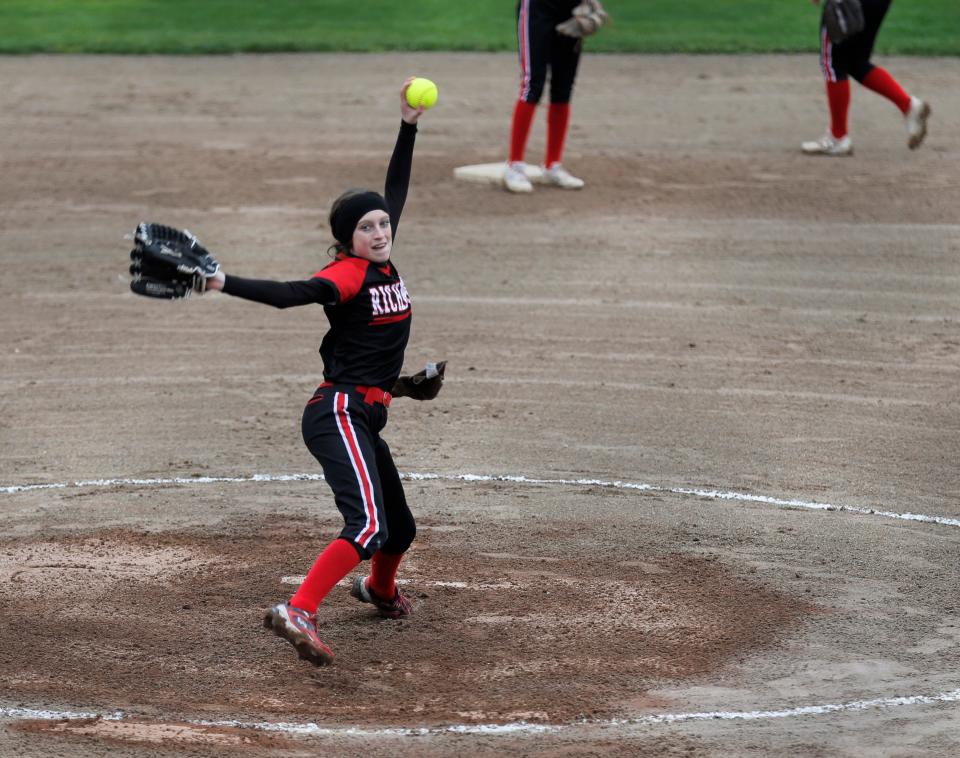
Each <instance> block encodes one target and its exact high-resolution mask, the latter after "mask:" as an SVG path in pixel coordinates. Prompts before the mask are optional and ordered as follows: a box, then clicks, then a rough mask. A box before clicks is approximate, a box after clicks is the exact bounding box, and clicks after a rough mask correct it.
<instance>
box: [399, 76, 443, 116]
mask: <svg viewBox="0 0 960 758" xmlns="http://www.w3.org/2000/svg"><path fill="white" fill-rule="evenodd" d="M438 94H439V93H438V92H437V85H436V84H434V83H433V82H431V81H430V80H429V79H424V78H422V77H419V76H418V77H417V78H416V79H414V80H413V81H412V82H410V86H409V87H407V102H408V103H409V104H410V107H411V108H423V109H424V110H429V109H430V108H432V107H433V106H434V105H436V104H437V95H438Z"/></svg>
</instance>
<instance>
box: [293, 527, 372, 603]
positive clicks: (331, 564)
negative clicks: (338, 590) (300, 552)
mask: <svg viewBox="0 0 960 758" xmlns="http://www.w3.org/2000/svg"><path fill="white" fill-rule="evenodd" d="M358 563H360V555H359V553H357V549H356V548H355V547H354V546H353V543H352V542H349V541H347V540H345V539H341V538H339V537H338V538H337V539H335V540H334V541H333V542H331V543H330V544H329V545H327V547H326V549H325V550H324V551H323V552H322V553H320V555H319V556H318V557H317V560H316V561H314V562H313V566H312V567H311V568H310V571H309V572H308V573H307V578H306V579H304V580H303V584H301V585H300V589H298V590H297V591H296V593H295V594H294V596H293V597H292V598H290V605H292V606H294V607H295V608H300V609H301V610H304V611H306V612H307V613H315V612H316V610H317V606H318V605H320V602H321V601H322V600H323V599H324V598H325V597H326V596H327V593H328V592H329V591H330V590H331V589H333V586H334V585H335V584H336V583H337V582H339V581H340V580H341V579H343V577H345V576H346V575H347V574H349V573H350V572H351V571H352V570H353V569H354V568H355V567H356V566H357V564H358Z"/></svg>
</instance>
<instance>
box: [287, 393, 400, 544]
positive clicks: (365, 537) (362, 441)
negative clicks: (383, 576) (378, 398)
mask: <svg viewBox="0 0 960 758" xmlns="http://www.w3.org/2000/svg"><path fill="white" fill-rule="evenodd" d="M386 423H387V409H386V408H385V407H384V406H383V405H380V404H379V403H373V404H370V403H366V402H364V399H363V395H362V394H361V393H359V392H357V391H356V389H355V388H354V387H351V386H347V385H333V386H332V387H321V388H320V389H318V390H317V393H316V394H315V395H314V396H313V398H312V399H311V400H310V401H309V402H308V403H307V407H306V408H305V409H304V411H303V420H302V422H301V429H302V431H303V441H304V442H305V443H306V445H307V448H308V449H309V450H310V452H311V453H313V456H314V457H315V458H316V459H317V460H318V461H319V462H320V465H321V466H322V467H323V476H324V478H325V479H326V480H327V484H329V485H330V488H331V489H332V490H333V497H334V501H335V502H336V505H337V509H338V510H339V511H340V514H341V515H342V516H343V521H344V525H343V530H342V531H341V532H340V537H342V538H343V539H346V540H349V541H350V542H352V543H353V544H354V546H355V547H356V548H357V552H359V553H360V556H361V557H362V558H364V559H367V558H370V557H371V556H373V554H374V553H376V552H377V551H378V550H382V551H383V552H384V553H389V554H391V555H399V554H401V553H404V552H406V551H407V548H409V547H410V544H411V543H412V542H413V539H414V537H415V536H416V534H417V527H416V523H415V522H414V520H413V514H411V513H410V508H409V507H408V506H407V498H406V496H405V495H404V492H403V485H402V483H401V482H400V474H399V473H398V472H397V467H396V465H395V464H394V462H393V457H392V456H391V455H390V448H389V447H388V446H387V443H386V442H384V441H383V440H382V439H380V432H381V431H382V430H383V427H384V426H385V425H386Z"/></svg>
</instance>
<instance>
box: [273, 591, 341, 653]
mask: <svg viewBox="0 0 960 758" xmlns="http://www.w3.org/2000/svg"><path fill="white" fill-rule="evenodd" d="M263 625H264V626H265V627H266V628H267V629H273V633H274V634H275V635H277V636H278V637H283V638H284V639H285V640H287V641H288V642H289V643H290V644H291V645H293V646H294V647H295V648H296V650H297V655H299V656H300V658H302V659H303V660H305V661H310V663H312V664H313V665H314V666H328V665H329V664H331V663H333V651H332V650H331V649H330V648H328V647H327V646H326V645H325V644H324V643H323V640H321V639H320V637H319V636H317V626H316V624H315V623H314V621H313V618H312V617H311V615H310V614H309V613H307V612H306V611H304V610H301V609H300V608H294V607H293V606H292V605H290V604H289V603H280V604H279V605H275V606H273V608H271V609H270V610H269V611H267V613H266V615H265V616H264V617H263Z"/></svg>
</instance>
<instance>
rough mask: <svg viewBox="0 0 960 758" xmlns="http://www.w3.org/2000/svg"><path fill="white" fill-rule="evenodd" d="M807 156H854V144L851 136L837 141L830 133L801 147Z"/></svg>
mask: <svg viewBox="0 0 960 758" xmlns="http://www.w3.org/2000/svg"><path fill="white" fill-rule="evenodd" d="M800 149H801V150H803V152H804V154H806V155H832V156H842V155H853V143H852V142H851V141H850V136H849V135H845V136H843V137H840V139H837V138H836V137H834V136H833V135H832V134H831V133H830V132H827V133H826V134H824V135H823V136H822V137H821V138H820V139H818V140H811V141H810V142H804V143H802V144H801V145H800Z"/></svg>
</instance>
